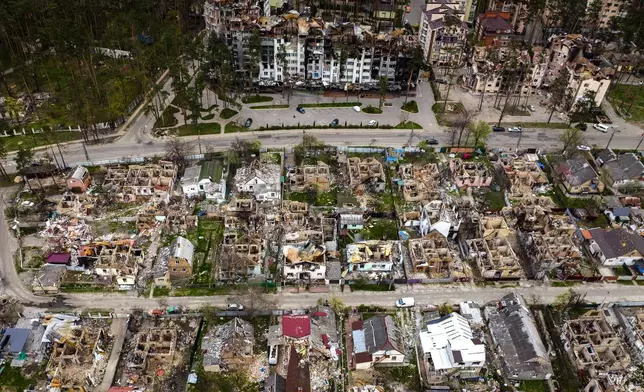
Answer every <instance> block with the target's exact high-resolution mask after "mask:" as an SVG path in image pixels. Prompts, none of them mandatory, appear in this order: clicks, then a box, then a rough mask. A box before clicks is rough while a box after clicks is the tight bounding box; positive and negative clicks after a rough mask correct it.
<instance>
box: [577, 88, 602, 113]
mask: <svg viewBox="0 0 644 392" xmlns="http://www.w3.org/2000/svg"><path fill="white" fill-rule="evenodd" d="M595 96H597V91H593V90H586V91H585V92H584V95H583V96H582V97H581V98H580V99H579V100H577V112H578V113H582V114H590V113H591V111H592V110H593V109H594V108H595V107H596V106H597V105H596V104H595Z"/></svg>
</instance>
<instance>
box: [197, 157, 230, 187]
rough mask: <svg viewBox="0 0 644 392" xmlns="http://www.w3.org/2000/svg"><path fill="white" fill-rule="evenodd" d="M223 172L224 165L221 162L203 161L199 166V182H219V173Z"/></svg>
mask: <svg viewBox="0 0 644 392" xmlns="http://www.w3.org/2000/svg"><path fill="white" fill-rule="evenodd" d="M223 170H224V165H223V163H222V162H221V161H217V160H214V159H213V160H211V161H205V162H203V163H202V164H201V170H200V171H199V180H203V179H204V178H210V180H211V181H212V182H219V181H220V180H221V173H222V171H223Z"/></svg>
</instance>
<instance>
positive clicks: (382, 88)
mask: <svg viewBox="0 0 644 392" xmlns="http://www.w3.org/2000/svg"><path fill="white" fill-rule="evenodd" d="M387 83H388V80H387V77H386V76H381V77H380V79H379V80H378V95H379V96H380V102H379V103H378V108H379V109H380V110H382V105H383V104H384V103H385V98H386V97H387Z"/></svg>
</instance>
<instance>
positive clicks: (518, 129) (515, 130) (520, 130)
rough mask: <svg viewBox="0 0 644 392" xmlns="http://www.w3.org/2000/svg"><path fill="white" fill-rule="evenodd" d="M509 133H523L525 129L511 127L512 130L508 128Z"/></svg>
mask: <svg viewBox="0 0 644 392" xmlns="http://www.w3.org/2000/svg"><path fill="white" fill-rule="evenodd" d="M508 132H523V128H521V127H510V128H508Z"/></svg>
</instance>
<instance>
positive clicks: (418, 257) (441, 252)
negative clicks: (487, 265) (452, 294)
mask: <svg viewBox="0 0 644 392" xmlns="http://www.w3.org/2000/svg"><path fill="white" fill-rule="evenodd" d="M409 255H410V258H411V262H412V265H413V267H414V271H416V272H421V273H425V274H427V276H429V277H430V278H452V279H463V278H465V277H467V275H466V273H465V266H464V264H463V263H462V262H461V261H460V260H459V259H458V256H456V255H455V253H454V252H453V251H452V249H451V248H450V245H449V243H448V241H447V239H446V238H445V237H443V236H442V235H438V233H436V232H433V233H430V234H429V235H427V236H425V237H423V238H418V239H412V240H409Z"/></svg>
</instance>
